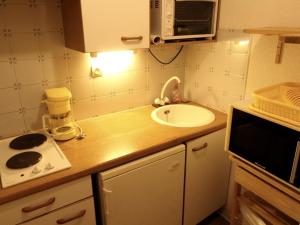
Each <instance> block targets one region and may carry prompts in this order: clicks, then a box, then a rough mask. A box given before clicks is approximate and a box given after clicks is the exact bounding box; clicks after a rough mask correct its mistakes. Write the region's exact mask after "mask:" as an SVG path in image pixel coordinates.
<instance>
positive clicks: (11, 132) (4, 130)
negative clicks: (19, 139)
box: [0, 112, 25, 138]
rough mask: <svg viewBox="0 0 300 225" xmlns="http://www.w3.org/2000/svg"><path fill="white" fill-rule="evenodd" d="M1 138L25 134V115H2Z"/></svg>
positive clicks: (16, 113) (0, 116)
mask: <svg viewBox="0 0 300 225" xmlns="http://www.w3.org/2000/svg"><path fill="white" fill-rule="evenodd" d="M0 127H1V129H0V138H5V137H10V136H15V135H20V134H22V133H24V132H25V124H24V120H23V115H22V114H20V113H19V112H13V113H7V114H1V115H0Z"/></svg>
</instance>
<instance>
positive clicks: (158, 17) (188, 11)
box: [151, 0, 219, 43]
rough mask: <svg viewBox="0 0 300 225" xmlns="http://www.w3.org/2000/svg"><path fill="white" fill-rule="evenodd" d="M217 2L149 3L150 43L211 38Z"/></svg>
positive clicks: (158, 0)
mask: <svg viewBox="0 0 300 225" xmlns="http://www.w3.org/2000/svg"><path fill="white" fill-rule="evenodd" d="M218 4H219V2H218V0H151V40H152V42H153V43H155V42H164V41H168V40H176V39H190V38H194V39H195V38H212V37H214V36H215V35H216V29H217V15H218V7H219V6H218Z"/></svg>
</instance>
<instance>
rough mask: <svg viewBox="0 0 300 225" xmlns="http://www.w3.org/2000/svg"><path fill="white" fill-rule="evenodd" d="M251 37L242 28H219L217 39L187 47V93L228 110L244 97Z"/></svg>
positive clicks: (206, 103)
mask: <svg viewBox="0 0 300 225" xmlns="http://www.w3.org/2000/svg"><path fill="white" fill-rule="evenodd" d="M250 46H251V38H250V37H249V35H246V34H244V33H243V32H242V31H240V30H231V29H228V30H220V31H219V34H218V42H215V43H203V44H199V45H191V46H189V47H188V49H187V51H186V69H185V88H184V91H185V96H186V98H188V99H191V100H192V101H195V102H198V103H200V104H203V105H206V106H209V107H212V108H215V109H218V110H221V111H226V110H227V106H228V104H230V103H232V102H234V101H237V100H240V99H243V98H244V94H245V85H246V81H247V71H248V63H249V55H250Z"/></svg>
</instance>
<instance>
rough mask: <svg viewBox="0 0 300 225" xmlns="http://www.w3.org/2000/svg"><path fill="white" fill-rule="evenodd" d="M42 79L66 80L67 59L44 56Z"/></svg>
mask: <svg viewBox="0 0 300 225" xmlns="http://www.w3.org/2000/svg"><path fill="white" fill-rule="evenodd" d="M42 65H43V74H44V79H45V80H47V81H48V82H61V81H66V80H67V76H68V66H67V60H65V59H64V58H62V57H60V58H46V59H44V61H43V63H42Z"/></svg>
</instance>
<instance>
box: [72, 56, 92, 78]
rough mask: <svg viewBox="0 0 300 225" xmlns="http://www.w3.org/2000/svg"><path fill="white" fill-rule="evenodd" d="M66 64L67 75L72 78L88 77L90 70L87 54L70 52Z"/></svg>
mask: <svg viewBox="0 0 300 225" xmlns="http://www.w3.org/2000/svg"><path fill="white" fill-rule="evenodd" d="M68 62H69V63H68V66H69V74H70V76H71V77H72V78H78V77H84V76H89V75H90V72H91V68H90V58H89V54H83V53H77V52H74V51H72V53H70V60H69V61H68Z"/></svg>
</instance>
